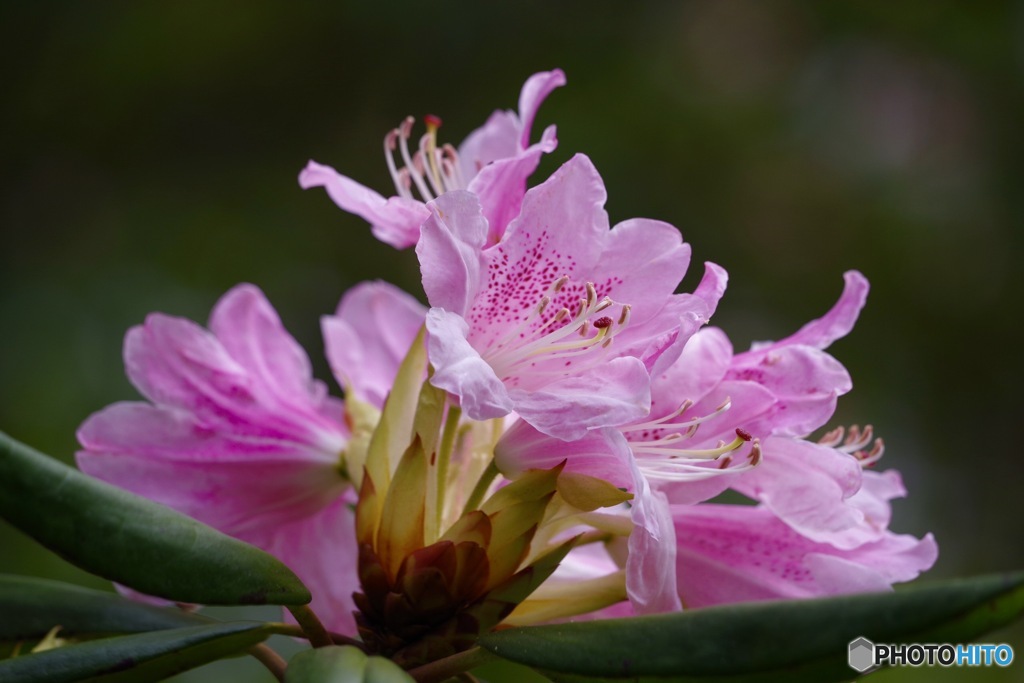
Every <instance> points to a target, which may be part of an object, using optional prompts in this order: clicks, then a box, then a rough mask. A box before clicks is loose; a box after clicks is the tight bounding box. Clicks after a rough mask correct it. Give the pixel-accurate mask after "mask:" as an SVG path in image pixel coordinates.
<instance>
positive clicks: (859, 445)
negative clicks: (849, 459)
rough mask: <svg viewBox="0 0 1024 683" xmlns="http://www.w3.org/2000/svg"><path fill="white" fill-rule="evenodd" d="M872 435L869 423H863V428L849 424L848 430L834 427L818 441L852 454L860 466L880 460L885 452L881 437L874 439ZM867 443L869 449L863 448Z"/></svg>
mask: <svg viewBox="0 0 1024 683" xmlns="http://www.w3.org/2000/svg"><path fill="white" fill-rule="evenodd" d="M844 433H845V435H846V438H845V439H844V438H843V435H844ZM874 436H875V430H874V428H873V427H872V426H871V425H865V426H864V428H863V429H861V428H860V426H858V425H850V428H849V430H845V429H844V428H843V427H836V428H835V429H833V430H832V431H830V432H828V433H827V434H825V435H824V436H823V437H821V438H820V439H818V443H820V444H821V445H823V446H828V447H829V448H835V449H836V450H838V451H842V452H843V453H848V454H850V455H852V456H853V457H855V458H856V459H857V460H858V461H859V462H860V465H861V467H870V466H871V465H874V464H875V463H876V462H878V461H879V460H881V458H882V455H883V454H884V453H885V442H884V441H882V439H881V438H877V439H875V438H874ZM872 440H874V442H873V443H872ZM869 444H870V445H871V449H870V450H865V449H866V448H867V447H868V445H869Z"/></svg>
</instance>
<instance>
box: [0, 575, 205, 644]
mask: <svg viewBox="0 0 1024 683" xmlns="http://www.w3.org/2000/svg"><path fill="white" fill-rule="evenodd" d="M204 623H208V620H207V619H204V618H203V617H200V616H197V615H194V614H187V613H185V612H182V611H181V610H180V609H176V608H164V607H153V606H151V605H144V604H142V603H139V602H135V601H133V600H128V599H127V598H123V597H121V596H120V595H117V594H116V593H110V592H104V591H97V590H92V589H89V588H82V587H81V586H73V585H71V584H68V583H61V582H60V581H48V580H46V579H37V578H33V577H28V576H12V575H7V574H4V575H0V640H30V639H36V638H41V637H43V636H44V635H45V634H46V633H47V632H49V630H50V629H51V628H53V627H54V626H58V625H59V626H60V627H61V631H60V632H61V635H77V634H104V633H106V634H113V633H140V632H145V631H158V630H161V629H168V628H180V627H183V626H195V625H197V624H204Z"/></svg>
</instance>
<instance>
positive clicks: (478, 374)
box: [426, 308, 513, 420]
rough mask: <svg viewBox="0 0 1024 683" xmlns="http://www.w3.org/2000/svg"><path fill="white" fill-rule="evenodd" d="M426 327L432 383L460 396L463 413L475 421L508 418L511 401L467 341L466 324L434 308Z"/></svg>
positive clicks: (496, 378)
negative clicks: (432, 371) (432, 369)
mask: <svg viewBox="0 0 1024 683" xmlns="http://www.w3.org/2000/svg"><path fill="white" fill-rule="evenodd" d="M426 324H427V332H428V335H429V336H428V337H427V356H428V357H429V358H430V363H431V365H433V367H434V374H433V376H432V377H431V378H430V383H431V384H433V385H434V386H435V387H438V388H439V389H444V390H445V391H447V392H448V393H450V394H454V395H455V396H457V397H458V398H459V401H460V403H461V406H462V410H463V412H464V413H466V415H467V416H469V417H470V418H472V419H474V420H489V419H491V418H495V417H502V416H504V415H508V414H509V413H510V412H511V411H512V407H513V402H512V398H511V397H510V396H509V393H508V390H507V389H506V388H505V385H504V384H502V382H501V380H500V379H499V378H498V376H497V375H495V374H494V370H493V369H492V368H491V366H490V365H488V364H487V362H486V361H485V360H484V359H483V358H481V357H480V354H479V353H478V352H477V351H476V349H474V348H473V347H472V346H471V345H470V343H469V341H468V340H467V339H466V335H467V334H468V332H469V326H468V325H467V324H466V321H465V320H464V319H463V318H462V317H461V316H459V315H457V314H455V313H451V312H449V311H445V310H443V309H440V308H432V309H430V310H429V311H428V312H427V320H426Z"/></svg>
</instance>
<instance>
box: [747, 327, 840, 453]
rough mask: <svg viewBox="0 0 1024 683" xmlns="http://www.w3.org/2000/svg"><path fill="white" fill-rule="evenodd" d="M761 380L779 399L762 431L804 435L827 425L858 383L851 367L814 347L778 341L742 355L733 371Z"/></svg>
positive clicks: (760, 383)
mask: <svg viewBox="0 0 1024 683" xmlns="http://www.w3.org/2000/svg"><path fill="white" fill-rule="evenodd" d="M727 376H728V377H729V378H730V379H737V380H744V381H749V382H755V383H757V384H759V385H761V386H763V387H765V388H767V389H768V390H769V391H771V392H772V393H773V394H774V395H775V397H776V400H777V403H776V406H775V408H774V410H773V411H772V413H771V415H769V416H766V418H765V420H764V422H763V424H761V425H759V426H758V428H757V431H759V432H764V433H774V434H779V435H788V436H804V435H806V434H810V433H811V432H813V431H814V430H815V429H817V428H818V427H821V426H822V425H823V424H825V423H826V422H827V421H828V420H829V418H831V417H832V414H833V413H834V412H835V408H836V401H837V399H838V397H839V396H841V395H843V394H845V393H847V392H848V391H850V389H852V388H853V382H852V381H851V379H850V374H849V373H848V372H847V371H846V368H844V367H843V365H842V364H841V363H840V362H839V361H837V360H836V359H835V358H833V357H832V356H830V355H829V354H827V353H825V352H824V351H821V350H819V349H817V348H814V347H812V346H774V347H772V348H771V349H769V350H765V351H762V352H755V353H744V354H740V355H738V356H736V357H735V358H734V359H733V362H732V364H731V366H730V368H729V372H728V375H727Z"/></svg>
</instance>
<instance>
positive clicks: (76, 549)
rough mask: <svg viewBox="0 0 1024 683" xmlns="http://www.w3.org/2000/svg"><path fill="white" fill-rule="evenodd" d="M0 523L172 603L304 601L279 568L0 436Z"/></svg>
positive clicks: (301, 590) (302, 591) (301, 589)
mask: <svg viewBox="0 0 1024 683" xmlns="http://www.w3.org/2000/svg"><path fill="white" fill-rule="evenodd" d="M0 517H2V518H4V519H6V520H7V521H9V522H10V523H11V524H13V525H14V526H15V527H17V528H19V529H21V530H22V531H24V532H25V533H27V534H28V535H29V536H32V537H33V538H35V539H36V540H37V541H39V542H40V543H42V544H43V545H45V546H46V547H47V548H49V549H51V550H53V551H54V552H56V553H57V554H59V555H61V556H62V557H64V558H65V559H66V560H68V561H69V562H71V563H72V564H75V565H77V566H79V567H81V568H82V569H84V570H86V571H88V572H92V573H93V574H97V575H99V576H102V577H104V578H107V579H110V580H111V581H116V582H118V583H121V584H124V585H126V586H129V587H130V588H134V589H135V590H137V591H140V592H142V593H147V594H149V595H156V596H160V597H162V598H167V599H169V600H174V601H177V602H194V603H202V604H208V605H243V604H267V603H270V604H283V605H295V604H305V603H307V602H309V600H310V595H309V591H308V590H307V589H306V587H305V586H303V585H302V582H301V581H299V579H298V577H296V576H295V574H293V573H292V571H291V570H290V569H288V568H287V567H286V566H285V565H284V564H282V563H281V562H280V561H278V560H277V559H275V558H274V557H272V556H270V555H268V554H267V553H265V552H263V551H262V550H259V549H257V548H254V547H253V546H251V545H248V544H246V543H243V542H242V541H239V540H236V539H233V538H231V537H230V536H226V535H224V534H222V533H220V532H219V531H216V530H214V529H212V528H210V527H208V526H206V525H205V524H202V523H200V522H197V521H196V520H194V519H192V518H190V517H186V516H185V515H182V514H180V513H178V512H175V511H174V510H171V509H170V508H167V507H164V506H163V505H159V504H157V503H154V502H152V501H148V500H146V499H144V498H140V497H139V496H136V495H134V494H131V493H128V492H127V491H123V490H121V489H118V488H115V487H113V486H111V485H109V484H106V483H104V482H101V481H99V480H97V479H93V478H91V477H88V476H86V475H84V474H82V473H81V472H79V471H78V470H75V469H73V468H71V467H68V466H67V465H64V464H62V463H60V462H58V461H57V460H54V459H53V458H49V457H47V456H45V455H43V454H41V453H39V452H37V451H35V450H33V449H32V448H29V447H28V446H26V445H24V444H21V443H19V442H17V441H15V440H14V439H11V438H10V437H9V436H7V435H6V434H3V433H2V432H0Z"/></svg>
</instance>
